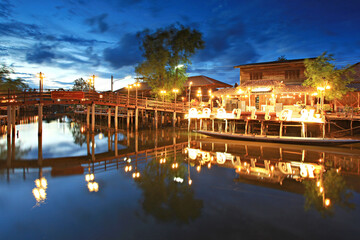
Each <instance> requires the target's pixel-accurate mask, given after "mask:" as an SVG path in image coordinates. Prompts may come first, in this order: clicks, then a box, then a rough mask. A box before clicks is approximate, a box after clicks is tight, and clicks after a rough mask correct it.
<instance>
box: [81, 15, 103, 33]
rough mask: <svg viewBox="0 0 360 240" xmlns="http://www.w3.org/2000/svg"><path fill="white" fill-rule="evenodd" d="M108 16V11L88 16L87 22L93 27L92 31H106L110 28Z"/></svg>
mask: <svg viewBox="0 0 360 240" xmlns="http://www.w3.org/2000/svg"><path fill="white" fill-rule="evenodd" d="M107 16H108V14H107V13H103V14H101V15H98V16H95V17H92V18H88V19H86V20H85V23H86V24H88V25H89V26H90V27H91V31H92V32H99V33H104V32H106V31H107V30H108V29H109V25H108V24H107V23H106V22H105V18H106V17H107Z"/></svg>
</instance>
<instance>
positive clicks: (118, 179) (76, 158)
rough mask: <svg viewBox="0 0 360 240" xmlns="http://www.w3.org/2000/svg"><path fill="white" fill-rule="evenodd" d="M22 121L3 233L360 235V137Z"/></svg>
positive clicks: (0, 202) (5, 168) (6, 190)
mask: <svg viewBox="0 0 360 240" xmlns="http://www.w3.org/2000/svg"><path fill="white" fill-rule="evenodd" d="M17 130H19V137H15V139H14V140H15V141H10V142H7V141H8V140H7V137H6V136H4V137H3V138H1V139H0V193H1V194H0V213H1V214H0V239H305V238H308V239H320V238H324V239H325V238H326V239H357V238H358V236H359V234H360V228H359V224H360V210H359V208H360V194H359V192H360V181H359V180H360V176H359V175H360V146H359V145H354V146H351V147H350V146H342V147H331V148H327V147H322V148H319V147H312V146H309V147H304V146H297V145H285V146H284V145H276V144H264V143H250V142H234V141H223V140H218V139H213V138H207V137H205V136H201V135H194V134H191V135H188V133H187V132H186V131H182V130H173V129H172V128H169V129H161V130H159V131H151V130H147V131H140V132H139V133H138V134H135V133H134V132H130V131H129V132H128V131H121V130H120V131H119V132H118V133H117V134H115V133H114V132H113V131H107V130H105V129H104V130H100V129H98V131H97V132H96V133H95V134H90V133H86V132H85V131H84V129H83V128H82V125H81V124H79V123H74V122H71V121H70V120H69V119H66V118H63V119H59V120H54V121H49V122H46V123H44V125H43V135H42V139H41V141H39V140H38V136H37V123H28V124H23V125H18V126H17ZM116 143H117V144H116ZM39 144H41V146H42V151H40V154H39V151H38V150H39V149H38V145H39ZM8 147H10V148H11V149H12V152H11V154H10V155H9V154H8ZM40 149H41V148H40ZM39 156H40V158H39ZM129 159H131V160H129Z"/></svg>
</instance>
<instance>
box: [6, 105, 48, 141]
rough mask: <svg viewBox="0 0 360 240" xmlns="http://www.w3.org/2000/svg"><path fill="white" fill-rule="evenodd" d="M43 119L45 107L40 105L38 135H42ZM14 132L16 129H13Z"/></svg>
mask: <svg viewBox="0 0 360 240" xmlns="http://www.w3.org/2000/svg"><path fill="white" fill-rule="evenodd" d="M42 118H43V105H42V104H41V103H39V106H38V135H41V134H42ZM13 129H14V131H15V128H14V127H13Z"/></svg>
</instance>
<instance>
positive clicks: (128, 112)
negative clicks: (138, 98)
mask: <svg viewBox="0 0 360 240" xmlns="http://www.w3.org/2000/svg"><path fill="white" fill-rule="evenodd" d="M129 128H130V109H129V108H128V109H127V112H126V129H129Z"/></svg>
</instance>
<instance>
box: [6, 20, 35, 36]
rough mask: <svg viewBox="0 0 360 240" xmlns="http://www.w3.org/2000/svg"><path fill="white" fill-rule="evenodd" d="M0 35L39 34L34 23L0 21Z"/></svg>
mask: <svg viewBox="0 0 360 240" xmlns="http://www.w3.org/2000/svg"><path fill="white" fill-rule="evenodd" d="M0 35H2V36H12V37H19V38H24V37H25V38H27V37H34V38H37V37H38V36H41V35H42V34H41V32H40V29H39V27H38V26H37V25H35V24H27V23H22V22H18V21H10V22H2V23H0Z"/></svg>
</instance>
